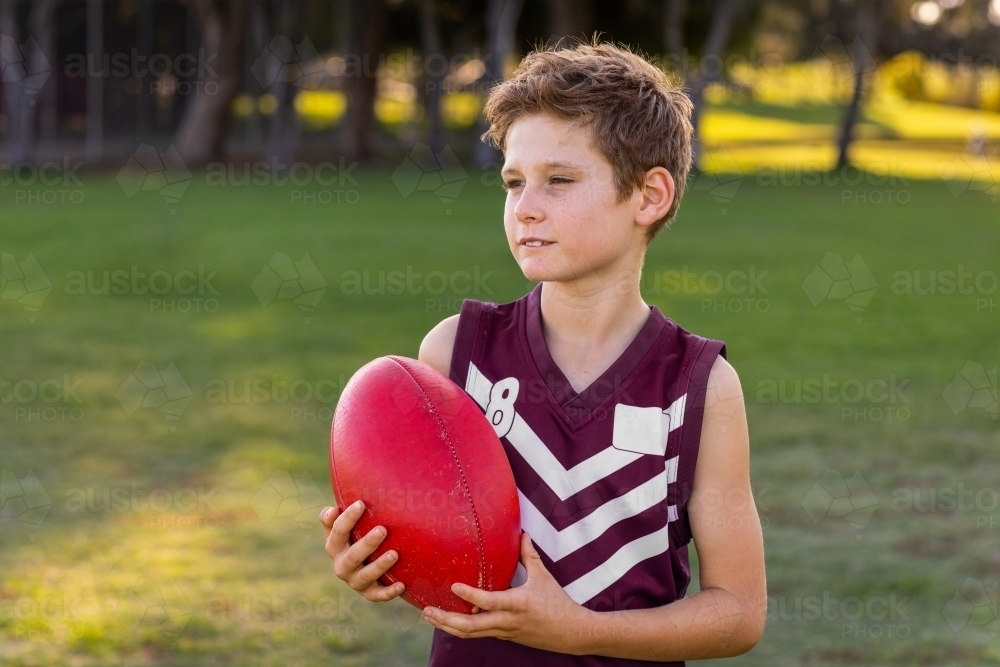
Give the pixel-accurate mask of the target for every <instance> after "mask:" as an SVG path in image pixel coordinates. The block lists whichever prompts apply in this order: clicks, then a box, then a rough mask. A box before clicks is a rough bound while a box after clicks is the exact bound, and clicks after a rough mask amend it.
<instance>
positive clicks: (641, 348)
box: [321, 43, 766, 667]
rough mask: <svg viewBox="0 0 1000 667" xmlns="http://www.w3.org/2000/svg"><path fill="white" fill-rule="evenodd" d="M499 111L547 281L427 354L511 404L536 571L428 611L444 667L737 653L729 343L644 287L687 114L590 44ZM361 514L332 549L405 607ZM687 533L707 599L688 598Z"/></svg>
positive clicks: (544, 61) (346, 571)
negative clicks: (690, 323) (702, 333)
mask: <svg viewBox="0 0 1000 667" xmlns="http://www.w3.org/2000/svg"><path fill="white" fill-rule="evenodd" d="M485 112H486V117H487V118H488V119H489V121H490V123H491V127H490V129H489V131H488V132H487V134H486V135H484V136H488V137H489V139H491V140H492V141H493V142H494V144H495V145H496V146H497V147H498V148H500V149H501V150H502V151H503V153H504V166H503V170H502V171H501V176H502V177H503V181H504V187H505V189H506V190H507V201H506V205H505V208H504V227H505V230H506V233H507V241H508V243H509V245H510V249H511V252H512V253H513V254H514V258H515V259H516V260H517V262H518V264H519V265H520V268H521V270H522V271H523V272H524V275H525V276H526V277H527V278H528V279H530V280H533V281H538V282H539V283H540V284H539V285H538V286H536V287H535V288H534V289H533V290H532V291H531V292H530V293H529V294H528V295H526V296H524V297H522V298H521V299H518V300H517V301H515V302H513V303H508V304H503V305H496V304H492V303H483V302H478V301H473V300H466V301H465V302H464V304H463V307H462V311H461V314H460V315H458V316H453V317H449V318H448V319H446V320H444V321H443V322H441V323H440V324H438V325H437V326H436V327H434V329H433V330H431V332H430V333H428V334H427V336H426V338H425V339H424V341H423V343H422V344H421V346H420V359H421V360H422V361H424V362H426V363H428V364H430V365H431V366H433V367H435V368H437V369H438V370H439V371H441V372H442V373H444V374H446V375H449V376H450V377H451V379H452V380H454V381H455V382H457V383H458V384H459V385H460V386H463V387H465V389H466V391H467V392H469V393H470V394H474V395H478V396H480V397H482V396H483V390H484V387H485V391H486V392H487V393H486V395H487V396H490V394H489V393H488V392H489V390H490V389H491V388H492V386H493V385H494V384H496V383H498V382H503V383H504V384H503V385H502V387H503V388H506V389H509V390H510V391H509V392H508V391H504V392H500V393H501V394H503V395H505V396H506V397H507V398H506V401H507V402H508V403H509V404H510V406H511V407H513V413H514V414H515V415H516V417H514V419H515V421H518V423H519V426H518V428H517V429H513V428H512V427H511V426H510V424H509V422H510V419H502V420H499V421H500V424H499V426H496V425H495V428H497V431H498V435H500V436H501V442H502V443H503V445H504V449H505V451H506V453H507V456H508V459H509V460H510V463H511V467H512V469H513V471H514V478H515V481H516V482H517V487H518V491H519V497H520V501H521V524H522V528H523V530H524V534H522V543H521V566H519V568H518V573H517V575H516V576H515V578H514V582H513V583H512V586H513V587H512V588H510V589H509V590H506V591H500V592H485V591H481V590H479V589H475V588H471V587H469V586H465V585H462V584H455V585H454V586H453V589H452V590H453V591H454V592H455V593H456V595H458V596H459V597H462V598H464V599H466V600H468V601H469V602H471V603H473V604H474V605H476V606H477V607H478V608H479V610H480V611H479V612H478V613H476V614H472V615H465V614H454V613H448V612H444V611H443V610H440V609H434V608H431V607H428V608H426V609H425V610H424V613H423V618H424V619H425V620H427V621H428V622H429V623H431V624H432V625H433V626H434V627H435V628H436V629H435V632H434V641H433V644H432V647H431V656H430V663H429V664H430V667H446V666H447V667H451V666H455V667H472V666H476V667H481V666H494V665H495V666H497V667H501V666H502V667H508V666H510V667H521V666H531V667H533V666H536V665H553V666H566V667H569V666H571V665H572V666H582V665H588V666H593V667H597V666H599V665H600V666H602V667H608V666H612V665H614V666H623V665H639V664H643V665H648V664H650V663H649V662H640V661H654V662H656V663H658V664H670V665H678V664H682V663H681V662H680V661H683V660H687V659H696V658H710V657H724V656H733V655H739V654H741V653H744V652H746V651H748V650H750V649H751V648H752V647H753V646H754V645H755V644H756V643H757V641H758V640H759V639H760V637H761V634H762V632H763V627H764V618H765V616H766V587H765V582H764V557H763V539H762V535H761V528H760V521H759V518H758V516H757V511H756V508H755V506H754V501H753V496H752V493H751V490H750V479H749V437H748V434H747V425H746V415H745V411H744V405H743V392H742V389H741V387H740V383H739V378H738V377H737V375H736V372H735V371H734V370H733V368H732V366H730V365H729V364H728V363H727V361H726V359H725V345H724V344H722V343H721V342H719V341H714V340H709V339H705V338H701V337H699V336H695V335H693V334H691V333H689V332H687V331H685V330H684V329H682V328H680V327H679V326H678V325H677V324H675V323H674V322H673V321H672V320H670V319H668V318H666V317H665V316H664V315H663V314H662V313H661V312H660V311H659V309H658V308H656V307H655V306H653V307H650V306H648V305H647V304H645V303H644V302H643V300H642V297H641V296H640V292H639V282H640V276H641V272H642V264H643V260H644V258H645V251H646V247H647V245H648V243H649V242H650V241H651V240H652V239H653V237H654V236H656V234H657V233H658V232H659V231H660V230H662V229H663V227H664V226H666V224H667V223H668V222H669V221H670V220H671V219H672V218H673V217H674V215H675V213H676V211H677V207H678V205H679V203H680V198H681V194H682V191H683V187H684V183H685V179H686V178H687V174H688V170H689V167H690V164H691V145H690V140H691V133H692V128H691V124H690V120H689V119H690V114H691V102H690V100H689V99H688V98H687V97H686V96H685V95H684V94H683V93H682V92H681V91H680V90H678V89H677V88H675V87H674V86H673V85H672V84H671V83H670V82H669V81H668V79H667V78H666V76H665V75H664V74H663V73H662V72H661V71H660V70H658V69H657V68H656V67H654V66H653V65H651V64H650V63H648V62H646V61H645V60H643V59H642V58H640V57H639V56H637V55H634V54H632V53H631V52H629V51H627V50H623V49H620V48H617V47H615V46H612V45H609V44H597V43H594V44H583V45H580V46H577V47H576V48H573V49H569V50H561V51H552V50H545V51H536V52H533V53H531V54H529V55H528V56H527V57H526V58H525V59H524V61H522V63H521V64H520V66H519V67H518V68H517V70H516V72H515V73H514V75H513V77H512V78H511V79H509V80H507V81H505V82H503V83H501V84H499V85H498V86H496V87H495V88H494V89H493V90H492V91H491V92H490V95H489V99H488V100H487V104H486V109H485ZM480 405H481V406H482V407H483V408H484V410H485V409H487V405H483V401H482V400H480ZM491 409H492V408H491ZM493 421H494V422H495V421H496V420H493ZM361 511H362V510H361V507H360V506H359V507H353V506H352V507H351V508H348V509H347V510H345V512H344V513H343V514H342V515H340V516H338V515H337V511H336V509H335V508H327V509H326V510H324V512H323V514H322V515H321V521H322V523H323V525H324V528H325V530H326V533H327V553H328V554H329V555H330V557H331V559H332V560H333V561H334V570H335V572H336V574H337V576H338V577H340V578H341V579H343V580H344V581H346V582H347V583H348V584H349V585H350V586H351V587H352V588H354V589H355V590H357V591H358V592H360V593H361V594H362V595H364V596H365V597H366V598H367V599H369V600H382V601H384V600H390V599H392V598H394V597H396V596H398V595H399V594H400V593H402V590H403V589H402V587H403V585H402V584H401V583H396V584H394V585H392V586H388V587H386V586H381V585H380V584H379V583H378V581H377V579H378V577H379V576H381V575H382V574H383V573H384V572H385V571H386V570H388V569H389V568H390V567H391V566H392V564H393V562H394V560H395V557H396V554H395V553H394V552H391V551H390V552H389V553H387V554H385V555H383V557H382V558H380V559H378V560H377V561H376V562H374V563H371V564H367V565H366V564H365V563H364V559H365V558H366V557H367V556H368V555H369V554H370V553H372V551H373V550H374V549H375V547H376V546H377V545H378V544H379V543H380V542H381V540H382V539H384V536H385V531H384V529H381V527H379V528H376V529H373V530H372V531H371V532H370V533H369V534H368V535H367V536H366V537H365V538H364V539H362V540H360V541H358V542H357V543H356V544H354V545H351V544H349V542H348V534H349V532H350V530H351V528H352V527H353V526H354V523H355V522H356V521H357V519H358V517H359V516H360V514H361ZM692 538H693V539H694V542H695V544H696V546H697V548H698V556H699V559H700V575H701V590H700V591H699V592H698V593H696V594H695V595H692V596H691V597H684V596H685V592H686V590H687V585H688V582H689V580H690V570H689V568H688V555H687V542H688V541H690V540H691V539H692ZM505 640H506V641H505Z"/></svg>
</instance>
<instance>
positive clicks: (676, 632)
mask: <svg viewBox="0 0 1000 667" xmlns="http://www.w3.org/2000/svg"><path fill="white" fill-rule="evenodd" d="M687 509H688V519H689V521H690V524H691V533H692V535H693V538H694V542H695V545H696V547H697V549H698V557H699V564H700V572H701V590H700V591H699V592H697V593H695V594H694V595H692V596H690V597H687V598H684V599H681V600H677V601H676V602H673V603H671V604H668V605H665V606H662V607H655V608H652V609H631V610H623V611H609V612H596V611H591V610H589V609H587V608H585V607H582V606H581V605H578V604H577V603H576V602H574V601H573V600H572V599H570V597H569V596H568V595H566V593H565V591H563V589H562V587H561V586H560V585H559V583H558V582H557V581H556V580H555V579H554V578H553V577H552V575H551V574H550V573H549V572H548V571H547V570H546V569H545V566H544V565H543V564H542V561H541V559H540V558H539V557H538V554H537V553H536V552H535V549H534V548H533V546H532V544H531V540H530V538H529V537H528V536H527V535H522V540H521V562H522V563H523V564H524V566H525V569H526V570H527V573H528V580H527V582H525V583H524V584H523V585H521V586H518V587H516V588H511V589H509V590H506V591H500V592H486V591H482V590H479V589H477V588H472V587H471V586H465V585H464V584H455V585H454V586H453V587H452V590H453V591H454V592H455V594H456V595H458V596H459V597H462V598H464V599H466V600H468V601H469V602H472V603H473V604H475V605H477V606H478V607H479V608H480V609H481V610H482V611H480V612H479V613H477V614H473V615H471V616H470V615H466V614H455V613H449V612H445V611H442V610H441V609H436V608H432V607H427V608H426V609H425V610H424V619H426V620H427V621H428V622H429V623H431V624H432V625H434V626H435V627H437V628H439V629H441V630H444V631H445V632H448V633H450V634H452V635H455V636H456V637H462V638H467V637H499V638H501V639H508V640H511V641H515V642H518V643H521V644H526V645H528V646H534V647H535V648H540V649H545V650H549V651H557V652H559V653H570V654H574V655H604V656H611V657H618V658H632V659H637V660H660V661H669V660H695V659H699V658H719V657H727V656H734V655H740V654H742V653H745V652H747V651H749V650H750V649H751V648H753V646H754V645H755V644H756V643H757V642H758V641H759V640H760V637H761V635H762V634H763V632H764V619H765V617H766V614H767V589H766V585H765V581H764V540H763V536H762V533H761V527H760V518H759V517H758V516H757V508H756V506H755V505H754V499H753V492H752V491H751V489H750V442H749V435H748V432H747V422H746V411H745V408H744V405H743V390H742V388H741V387H740V381H739V377H737V375H736V371H735V370H733V367H732V366H730V365H729V363H728V362H727V361H726V360H725V359H723V358H722V357H719V358H718V359H716V361H715V364H714V365H713V366H712V372H711V373H710V374H709V379H708V391H707V395H706V399H705V415H704V423H703V426H702V434H701V444H700V447H699V452H698V463H697V466H696V468H695V478H694V488H693V489H692V492H691V498H690V499H689V501H688V506H687Z"/></svg>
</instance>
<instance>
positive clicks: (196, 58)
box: [0, 0, 1000, 167]
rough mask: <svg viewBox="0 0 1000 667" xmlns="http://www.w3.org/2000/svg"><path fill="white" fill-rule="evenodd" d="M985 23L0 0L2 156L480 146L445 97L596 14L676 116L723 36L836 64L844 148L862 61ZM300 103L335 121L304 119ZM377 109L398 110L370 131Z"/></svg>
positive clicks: (793, 57)
mask: <svg viewBox="0 0 1000 667" xmlns="http://www.w3.org/2000/svg"><path fill="white" fill-rule="evenodd" d="M998 24H1000V0H916V1H915V0H704V1H701V2H692V1H690V0H0V36H2V44H0V46H2V48H0V56H2V62H0V66H2V76H0V79H2V85H0V109H2V115H0V130H2V131H3V137H4V142H3V154H4V159H5V161H6V162H8V163H11V162H13V163H20V162H26V161H31V160H34V159H37V157H38V155H39V154H40V153H42V152H44V151H45V150H46V148H47V149H48V150H49V151H50V152H51V151H56V152H61V153H62V154H65V153H66V151H67V150H69V149H68V148H67V146H71V145H72V146H81V147H82V149H83V150H84V152H85V155H86V157H87V158H88V160H89V161H90V162H91V163H93V164H101V163H102V161H105V160H109V159H110V158H111V156H118V155H121V154H127V153H129V152H131V151H132V150H134V149H135V146H136V145H137V143H139V142H140V141H146V142H150V143H154V144H157V145H159V146H161V147H162V146H164V145H166V144H168V143H169V144H172V145H173V146H174V147H175V148H176V150H177V153H178V154H179V155H180V157H181V158H182V159H183V161H184V162H185V164H187V165H188V166H189V167H196V166H201V165H205V164H206V163H208V162H210V161H212V160H218V159H221V158H222V157H223V156H225V155H226V154H227V153H228V154H235V153H246V154H256V155H266V156H268V157H269V158H273V159H278V160H288V159H290V158H291V156H292V155H308V154H309V152H310V150H320V151H322V154H323V157H324V158H326V159H328V158H329V157H330V156H331V155H338V154H339V155H341V156H344V157H345V158H346V159H348V160H352V161H353V160H357V161H362V162H363V161H366V160H370V159H372V158H373V157H375V156H377V155H378V154H379V153H380V151H382V147H383V145H391V144H392V141H393V139H395V140H396V141H397V143H399V140H402V144H403V145H405V144H407V143H409V144H411V145H412V144H413V143H415V142H421V143H425V144H427V145H428V146H429V147H430V149H431V150H432V151H434V152H435V153H440V151H442V150H443V148H444V146H445V144H446V143H447V144H448V145H450V146H452V147H454V148H456V149H459V150H463V151H465V152H466V153H467V154H468V156H469V157H470V159H471V160H473V161H474V162H475V163H476V164H479V165H482V164H486V163H488V162H490V161H494V160H496V159H497V158H498V156H497V155H495V154H494V152H493V151H492V150H491V149H490V148H489V147H488V146H486V145H484V144H482V142H480V141H479V139H478V137H479V134H480V133H481V132H482V131H483V130H484V129H485V128H484V126H483V124H482V119H481V118H480V119H479V120H478V122H473V123H467V127H465V128H464V129H461V130H457V129H455V128H454V127H449V126H448V123H447V122H446V121H447V118H448V117H449V114H451V115H454V114H455V113H459V112H461V109H460V108H458V107H457V106H456V105H459V103H460V102H463V100H464V103H465V106H466V107H468V108H467V109H466V115H468V114H469V113H472V114H473V115H476V114H478V107H476V106H475V104H478V103H481V99H482V96H483V94H484V93H485V92H486V91H487V90H488V88H489V87H490V86H491V85H493V84H494V83H495V82H497V81H499V80H501V79H502V78H503V77H504V76H505V75H508V74H509V72H510V70H511V69H512V68H513V67H514V65H515V64H516V61H517V59H518V58H519V57H521V56H523V55H524V54H525V53H526V52H527V51H528V50H530V49H531V48H532V46H534V45H539V44H551V43H559V44H569V43H570V40H569V39H567V38H587V37H589V36H591V35H592V34H593V33H594V32H595V31H598V32H599V33H600V35H601V37H602V38H603V39H607V40H614V41H616V42H625V43H627V44H629V45H631V46H632V47H634V48H636V49H638V50H640V51H642V52H643V53H645V54H647V55H650V56H653V57H656V58H657V59H658V60H659V62H661V63H662V64H663V66H664V67H666V68H668V69H669V70H670V71H671V72H672V73H673V74H674V76H676V77H677V79H678V80H679V81H682V82H683V84H684V85H685V86H686V88H687V90H688V92H689V93H690V95H691V97H692V99H693V100H694V101H695V103H696V109H697V111H696V118H695V121H696V126H697V120H698V118H699V117H700V111H701V110H702V109H703V108H704V105H705V96H704V93H705V91H706V90H707V89H709V88H710V87H711V86H712V85H713V84H716V83H719V82H727V81H729V70H728V67H727V66H726V65H727V62H728V61H729V59H731V58H732V56H733V55H734V54H741V55H742V57H743V59H744V60H745V61H747V62H749V63H750V64H751V65H753V66H758V67H760V66H767V65H768V63H769V62H772V63H773V62H790V61H799V60H803V59H807V58H815V57H825V58H828V59H830V60H832V61H834V62H836V63H838V64H839V65H842V66H846V67H847V68H848V70H849V72H850V73H851V77H852V82H851V84H852V85H851V88H852V94H851V95H850V97H849V99H847V100H845V101H844V104H843V111H842V114H841V119H842V120H841V128H840V140H839V142H838V144H839V154H840V162H841V163H845V162H846V161H847V160H848V156H849V152H848V149H849V146H850V142H851V140H852V137H853V128H854V127H855V125H856V124H857V122H858V118H859V111H860V108H861V104H862V102H863V100H864V98H865V94H866V89H867V87H868V86H870V82H871V78H872V74H873V73H874V71H875V68H876V66H877V65H878V63H880V62H884V61H886V60H887V59H889V58H892V57H894V56H896V55H897V54H900V53H902V52H904V51H908V50H916V51H919V52H921V53H923V54H925V55H927V56H928V57H932V58H938V59H943V60H947V59H948V58H952V59H954V60H955V62H956V63H958V62H964V61H966V60H968V61H969V62H970V63H972V66H973V67H981V66H983V63H985V64H986V65H989V66H992V67H993V69H994V70H996V63H997V59H996V54H998V53H1000V28H998V27H997V25H998ZM560 40H562V41H560ZM394 56H398V57H397V59H396V61H395V64H394V63H393V57H394ZM984 58H986V60H985V61H984ZM394 68H395V69H394ZM393 72H397V74H398V73H399V72H401V74H400V75H398V76H395V75H393V74H392V73H393ZM914 85H918V84H914ZM462 91H464V92H466V93H469V95H470V97H468V98H462V97H456V95H455V93H457V92H462ZM303 93H310V95H311V96H310V95H304V94H303ZM393 104H395V105H396V106H395V107H393V106H392V105H393ZM380 105H382V106H380ZM400 105H402V106H400ZM413 107H416V108H417V109H418V111H419V113H418V114H417V115H416V116H414V115H413V114H412V108H413ZM310 109H312V110H314V111H315V110H319V111H318V112H317V113H325V114H326V115H327V116H329V117H331V118H335V119H336V122H334V123H332V126H331V127H328V128H325V129H323V131H319V132H318V131H317V130H316V128H314V127H309V126H308V123H305V124H304V122H303V120H302V117H303V114H306V116H308V113H309V110H310ZM393 109H395V111H393ZM456 109H458V111H456ZM380 110H381V111H382V112H383V113H382V116H383V117H389V116H392V114H393V113H398V114H401V117H404V118H406V120H407V122H406V123H405V126H406V127H405V129H404V130H403V131H400V132H397V133H395V134H392V133H387V132H385V131H384V128H383V127H382V125H384V124H385V123H380V122H379V111H380ZM406 114H409V116H407V115H406ZM305 139H308V141H307V140H305ZM74 142H75V143H74Z"/></svg>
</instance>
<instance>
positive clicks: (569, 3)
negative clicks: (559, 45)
mask: <svg viewBox="0 0 1000 667" xmlns="http://www.w3.org/2000/svg"><path fill="white" fill-rule="evenodd" d="M548 5H549V32H550V33H551V39H552V41H554V42H557V41H559V40H560V39H562V38H563V37H579V38H586V37H587V35H589V34H590V29H591V23H592V20H593V7H592V6H591V0H549V2H548Z"/></svg>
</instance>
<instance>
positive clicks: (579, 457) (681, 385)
mask: <svg viewBox="0 0 1000 667" xmlns="http://www.w3.org/2000/svg"><path fill="white" fill-rule="evenodd" d="M649 310H650V312H649V317H648V319H647V320H646V323H645V325H643V327H642V329H641V330H640V331H639V334H638V335H637V336H636V337H635V339H634V340H633V341H632V343H631V344H630V345H629V346H628V348H627V349H626V350H625V352H623V353H622V355H621V356H620V357H619V358H618V359H617V361H615V362H614V363H613V364H612V365H611V367H610V368H608V369H607V370H606V371H605V372H604V374H603V375H601V377H600V378H598V379H597V380H595V381H594V382H593V383H591V385H590V386H589V387H587V388H586V389H585V390H584V391H583V392H582V393H580V394H578V393H576V391H574V390H573V388H572V386H570V383H569V381H568V380H567V379H566V377H565V375H563V373H562V371H560V370H559V367H558V366H556V364H555V362H554V361H553V360H552V357H551V355H550V354H549V351H548V348H547V346H546V343H545V336H544V334H543V332H542V319H541V285H538V286H536V287H535V289H533V290H532V291H531V292H530V293H529V294H527V295H525V296H524V297H522V298H520V299H518V300H517V301H514V302H512V303H507V304H503V305H497V304H493V303H484V302H479V301H473V300H471V299H467V300H465V302H464V303H463V304H462V312H461V315H460V317H459V323H458V333H457V337H456V339H455V346H454V351H453V352H452V359H451V379H452V380H453V381H455V382H456V383H458V385H459V386H461V387H465V391H466V392H467V393H468V394H469V395H470V396H471V397H472V398H473V399H474V400H475V401H476V403H478V404H479V406H480V407H481V408H482V409H483V411H484V412H485V413H486V417H487V419H489V421H490V423H492V424H493V427H494V429H495V430H496V432H497V435H499V436H500V441H501V442H502V443H503V446H504V450H505V451H506V453H507V458H508V459H509V461H510V465H511V468H512V469H513V471H514V480H515V481H516V483H517V489H518V497H519V500H520V509H521V528H522V529H523V530H524V531H526V532H528V533H529V534H530V535H531V539H532V542H533V543H534V545H535V548H536V549H537V550H538V553H539V554H540V555H541V558H542V562H543V563H544V564H545V567H546V568H548V570H549V572H551V573H552V576H554V577H555V579H556V581H558V582H559V584H560V585H561V586H562V587H563V590H565V591H566V593H567V594H568V595H569V596H570V597H571V598H572V599H573V600H575V601H576V602H577V603H579V604H581V605H583V606H585V607H587V608H589V609H592V610H594V611H619V610H624V609H646V608H650V607H659V606H662V605H665V604H669V603H670V602H673V601H674V600H677V599H680V598H682V597H684V594H685V591H686V590H687V586H688V583H689V581H690V579H691V574H690V569H689V567H688V554H687V543H688V542H689V541H690V540H691V531H690V526H689V524H688V519H687V511H686V505H687V500H688V497H689V496H690V494H691V487H692V484H693V481H694V470H695V463H696V461H697V458H698V444H699V441H700V438H701V423H702V415H703V412H704V405H705V388H706V385H707V382H708V375H709V371H710V370H711V368H712V364H713V363H714V362H715V358H716V356H717V355H719V354H722V355H723V356H725V345H724V344H723V343H721V342H720V341H715V340H710V339H706V338H701V337H699V336H695V335H694V334H691V333H689V332H687V331H685V330H684V329H682V328H681V327H679V326H678V325H677V324H676V323H674V322H673V321H672V320H670V319H669V318H667V317H665V316H664V315H663V313H661V312H660V310H659V309H658V308H657V307H656V306H651V307H650V309H649ZM523 580H524V569H523V566H521V565H518V572H517V574H516V575H515V577H514V581H513V582H512V585H519V584H520V583H523ZM653 664H663V665H683V663H680V662H675V663H654V662H649V661H645V660H626V659H621V658H608V657H602V656H572V655H567V654H562V653H553V652H551V651H542V650H539V649H535V648H530V647H527V646H524V645H522V644H517V643H515V642H509V641H504V640H500V639H494V638H483V639H458V638H456V637H452V636H451V635H449V634H447V633H445V632H442V631H440V630H435V631H434V641H433V644H432V646H431V655H430V662H429V667H471V666H472V665H475V666H476V667H494V666H495V667H510V666H512V665H516V666H518V667H535V666H538V667H542V666H544V667H570V666H572V667H583V666H587V667H598V666H600V667H624V666H625V665H635V666H639V665H653Z"/></svg>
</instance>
